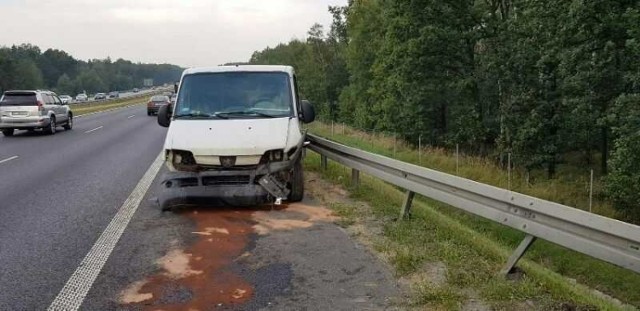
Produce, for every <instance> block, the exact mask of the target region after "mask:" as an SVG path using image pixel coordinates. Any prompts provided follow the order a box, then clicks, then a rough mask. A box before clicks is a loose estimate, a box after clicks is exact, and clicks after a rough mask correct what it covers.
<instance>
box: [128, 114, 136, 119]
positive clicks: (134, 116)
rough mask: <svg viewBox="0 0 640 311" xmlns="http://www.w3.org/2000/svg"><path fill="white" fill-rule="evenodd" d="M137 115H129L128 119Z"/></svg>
mask: <svg viewBox="0 0 640 311" xmlns="http://www.w3.org/2000/svg"><path fill="white" fill-rule="evenodd" d="M135 116H136V115H135V114H134V115H131V116H129V117H127V119H131V118H133V117H135Z"/></svg>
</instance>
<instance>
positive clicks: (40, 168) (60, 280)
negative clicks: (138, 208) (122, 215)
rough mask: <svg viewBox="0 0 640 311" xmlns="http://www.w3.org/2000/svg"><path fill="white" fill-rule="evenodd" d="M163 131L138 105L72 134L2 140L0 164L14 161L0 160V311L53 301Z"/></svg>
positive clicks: (83, 123)
mask: <svg viewBox="0 0 640 311" xmlns="http://www.w3.org/2000/svg"><path fill="white" fill-rule="evenodd" d="M133 115H135V117H131V116H133ZM100 127H102V128H100ZM97 128H99V129H98V130H95V129H97ZM165 133H166V130H164V129H163V128H161V127H159V126H158V125H157V123H155V121H154V120H153V118H150V117H147V115H146V111H145V108H144V106H136V107H132V108H129V109H122V110H118V111H113V112H108V113H102V114H96V115H91V116H87V117H84V118H78V119H77V120H76V122H75V124H74V128H73V130H71V131H64V130H62V129H61V128H60V132H58V133H57V134H55V135H53V136H47V135H44V134H41V133H37V132H36V133H28V132H26V131H19V132H17V133H16V135H15V136H14V137H0V161H3V160H4V159H11V158H13V159H12V160H9V161H6V162H3V163H0V271H1V272H0V310H42V309H45V308H46V307H47V306H48V304H49V303H51V301H52V300H53V298H54V297H55V296H56V295H57V294H58V291H60V289H61V288H62V286H63V285H64V284H65V282H66V281H67V279H68V278H69V276H70V275H71V273H73V271H74V270H75V269H76V267H77V266H78V264H79V263H80V261H81V260H82V258H83V257H84V256H85V255H86V254H87V252H88V251H89V249H90V248H91V246H92V245H93V243H94V242H95V241H96V239H97V238H98V236H99V235H100V234H101V233H102V231H103V230H104V228H105V227H106V225H107V224H108V223H109V221H111V219H112V218H113V216H114V215H115V213H116V211H117V209H118V208H119V207H120V206H121V205H122V203H123V202H124V200H125V199H126V198H127V196H128V195H129V193H130V192H131V190H132V189H133V187H134V186H135V185H136V183H137V182H138V180H139V179H140V178H141V177H142V175H143V174H144V172H145V171H146V170H147V168H148V167H149V164H150V163H151V162H152V160H153V159H154V158H155V157H156V156H157V155H158V154H159V152H160V150H161V146H162V143H163V140H164V136H165ZM14 157H17V158H14Z"/></svg>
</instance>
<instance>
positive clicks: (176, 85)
mask: <svg viewBox="0 0 640 311" xmlns="http://www.w3.org/2000/svg"><path fill="white" fill-rule="evenodd" d="M173 94H178V83H174V84H173Z"/></svg>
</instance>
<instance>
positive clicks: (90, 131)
mask: <svg viewBox="0 0 640 311" xmlns="http://www.w3.org/2000/svg"><path fill="white" fill-rule="evenodd" d="M103 127H104V126H98V127H96V128H94V129H93V130H89V131H86V132H84V133H85V134H89V133H93V132H95V131H97V130H99V129H102V128H103Z"/></svg>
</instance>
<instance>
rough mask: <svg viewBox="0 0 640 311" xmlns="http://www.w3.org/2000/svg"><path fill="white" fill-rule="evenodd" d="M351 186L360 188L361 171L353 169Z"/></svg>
mask: <svg viewBox="0 0 640 311" xmlns="http://www.w3.org/2000/svg"><path fill="white" fill-rule="evenodd" d="M351 185H353V186H354V187H358V186H359V185H360V171H358V170H357V169H355V168H353V169H351Z"/></svg>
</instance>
